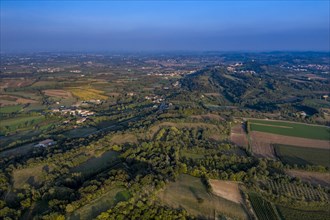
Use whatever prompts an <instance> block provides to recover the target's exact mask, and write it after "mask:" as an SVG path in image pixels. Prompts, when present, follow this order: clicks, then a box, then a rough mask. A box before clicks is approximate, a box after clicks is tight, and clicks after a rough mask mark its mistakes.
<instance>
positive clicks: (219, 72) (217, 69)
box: [181, 62, 329, 115]
mask: <svg viewBox="0 0 330 220" xmlns="http://www.w3.org/2000/svg"><path fill="white" fill-rule="evenodd" d="M299 77H300V78H299V79H298V78H297V76H292V75H290V74H287V73H286V72H285V71H283V70H281V69H279V68H276V69H273V68H269V67H267V66H264V65H261V64H258V63H257V62H249V63H244V64H238V65H236V66H235V65H232V67H230V66H229V67H228V66H214V67H207V68H205V69H202V70H200V71H197V72H196V73H194V74H190V75H188V76H186V77H185V78H183V79H182V80H181V84H182V87H183V88H184V89H186V90H188V91H190V92H196V93H200V95H201V96H203V97H204V96H205V99H208V98H209V97H210V96H212V100H213V102H214V101H215V102H217V103H215V102H214V103H213V104H218V105H235V106H239V107H244V108H250V109H256V110H261V111H275V110H279V109H285V108H290V109H292V108H294V109H295V110H297V111H305V112H307V114H309V115H313V114H316V113H318V111H319V107H320V106H316V105H311V104H310V103H308V102H307V101H306V100H308V99H310V98H315V97H316V96H317V95H318V94H317V92H318V91H327V86H328V83H329V80H322V81H321V80H320V81H317V80H313V82H311V81H310V80H308V77H305V78H304V76H299Z"/></svg>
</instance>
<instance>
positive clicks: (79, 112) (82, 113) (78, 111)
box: [52, 109, 95, 117]
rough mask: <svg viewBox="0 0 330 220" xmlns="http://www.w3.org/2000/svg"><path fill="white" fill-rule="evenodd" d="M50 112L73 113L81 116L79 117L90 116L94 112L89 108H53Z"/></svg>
mask: <svg viewBox="0 0 330 220" xmlns="http://www.w3.org/2000/svg"><path fill="white" fill-rule="evenodd" d="M52 112H54V113H55V112H60V113H61V114H63V115H67V114H69V115H74V116H81V117H87V116H92V115H94V114H95V112H92V111H89V110H82V109H53V111H52Z"/></svg>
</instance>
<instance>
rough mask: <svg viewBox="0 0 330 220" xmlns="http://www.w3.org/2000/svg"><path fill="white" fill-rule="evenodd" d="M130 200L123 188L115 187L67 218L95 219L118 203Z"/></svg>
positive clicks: (71, 219) (72, 219)
mask: <svg viewBox="0 0 330 220" xmlns="http://www.w3.org/2000/svg"><path fill="white" fill-rule="evenodd" d="M129 198H130V195H129V193H128V191H127V190H126V189H125V188H124V187H115V188H113V189H111V190H110V191H108V192H106V193H104V194H103V195H102V196H101V197H99V198H97V199H95V200H92V201H90V202H89V203H88V204H87V205H85V206H83V207H81V208H79V209H77V210H76V211H75V212H74V213H73V214H72V215H70V216H68V219H70V220H76V219H77V220H78V219H79V220H88V219H94V218H96V217H97V216H98V215H99V214H100V213H101V212H105V211H107V210H108V209H109V208H111V207H112V206H114V205H115V204H116V203H118V202H120V201H126V200H127V199H129Z"/></svg>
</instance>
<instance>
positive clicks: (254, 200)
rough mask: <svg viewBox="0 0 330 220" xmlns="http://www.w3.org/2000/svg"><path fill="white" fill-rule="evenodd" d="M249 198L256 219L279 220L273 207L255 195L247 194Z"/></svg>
mask: <svg viewBox="0 0 330 220" xmlns="http://www.w3.org/2000/svg"><path fill="white" fill-rule="evenodd" d="M249 198H250V201H251V205H252V207H253V210H254V212H255V213H256V215H257V217H258V219H262V220H280V218H279V215H278V213H277V210H276V208H275V206H274V205H273V204H272V203H270V202H268V201H267V200H265V199H263V198H262V197H261V196H259V195H258V194H256V193H249Z"/></svg>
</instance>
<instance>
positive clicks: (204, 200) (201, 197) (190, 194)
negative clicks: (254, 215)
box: [158, 175, 248, 219]
mask: <svg viewBox="0 0 330 220" xmlns="http://www.w3.org/2000/svg"><path fill="white" fill-rule="evenodd" d="M158 196H159V198H160V200H161V202H163V203H165V204H166V205H169V206H171V207H174V208H179V207H183V208H184V209H186V210H187V211H188V212H189V213H190V214H192V215H195V216H203V217H206V218H215V217H218V216H220V215H222V214H224V215H226V216H228V217H231V218H234V219H248V216H247V214H246V213H245V211H244V209H243V207H242V205H240V204H238V203H235V202H232V201H229V200H227V199H225V198H222V197H218V196H215V195H213V194H210V193H208V192H207V190H206V188H205V186H204V185H203V183H202V182H201V180H200V179H199V178H196V177H192V176H189V175H180V176H179V177H178V179H177V181H176V182H174V183H169V184H168V185H167V186H166V188H165V190H164V191H163V192H161V193H159V195H158Z"/></svg>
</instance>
